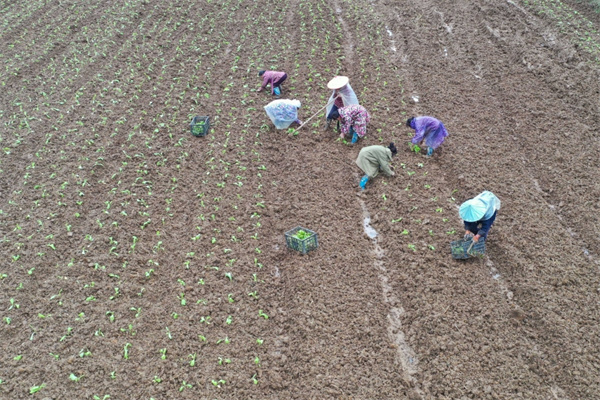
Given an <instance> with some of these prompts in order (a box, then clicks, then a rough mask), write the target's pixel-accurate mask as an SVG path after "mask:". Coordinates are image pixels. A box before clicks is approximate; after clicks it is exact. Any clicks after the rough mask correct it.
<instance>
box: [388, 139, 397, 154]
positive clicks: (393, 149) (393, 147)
mask: <svg viewBox="0 0 600 400" xmlns="http://www.w3.org/2000/svg"><path fill="white" fill-rule="evenodd" d="M388 149H390V151H391V152H392V155H393V156H395V155H396V153H398V149H396V146H395V145H394V142H392V143H390V145H389V146H388Z"/></svg>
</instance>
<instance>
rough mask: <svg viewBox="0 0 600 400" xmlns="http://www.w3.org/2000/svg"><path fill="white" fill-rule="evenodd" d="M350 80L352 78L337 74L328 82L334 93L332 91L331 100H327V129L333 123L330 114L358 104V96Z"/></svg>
mask: <svg viewBox="0 0 600 400" xmlns="http://www.w3.org/2000/svg"><path fill="white" fill-rule="evenodd" d="M349 82H350V79H349V78H348V77H347V76H336V77H334V78H333V79H332V80H330V81H329V83H327V88H329V89H331V90H333V93H331V96H329V100H327V110H326V112H325V115H326V116H327V125H325V129H328V128H329V126H330V125H331V120H332V119H333V118H332V117H331V116H330V114H331V112H332V111H334V110H338V109H339V108H342V107H345V106H350V105H352V104H358V98H357V97H356V94H355V93H354V90H352V86H350V83H349Z"/></svg>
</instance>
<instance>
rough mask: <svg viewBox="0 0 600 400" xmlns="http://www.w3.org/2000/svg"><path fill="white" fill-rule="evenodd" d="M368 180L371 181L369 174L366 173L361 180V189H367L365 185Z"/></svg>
mask: <svg viewBox="0 0 600 400" xmlns="http://www.w3.org/2000/svg"><path fill="white" fill-rule="evenodd" d="M367 182H369V175H365V176H363V177H362V179H361V180H360V190H365V186H367Z"/></svg>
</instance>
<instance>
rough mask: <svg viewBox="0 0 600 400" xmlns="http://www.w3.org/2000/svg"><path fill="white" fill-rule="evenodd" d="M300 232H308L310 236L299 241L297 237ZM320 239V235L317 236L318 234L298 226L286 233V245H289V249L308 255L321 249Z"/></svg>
mask: <svg viewBox="0 0 600 400" xmlns="http://www.w3.org/2000/svg"><path fill="white" fill-rule="evenodd" d="M299 231H304V232H306V233H307V234H308V236H307V237H306V238H304V239H298V237H296V235H297V234H298V232H299ZM318 239H319V235H317V232H313V231H311V230H310V229H306V228H302V227H301V226H297V227H295V228H294V229H292V230H290V231H287V232H286V233H285V243H286V244H287V247H288V248H290V249H292V250H296V251H299V252H300V253H302V254H306V253H308V252H309V251H311V250H316V248H317V247H319V240H318Z"/></svg>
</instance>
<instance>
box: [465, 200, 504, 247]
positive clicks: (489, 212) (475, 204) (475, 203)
mask: <svg viewBox="0 0 600 400" xmlns="http://www.w3.org/2000/svg"><path fill="white" fill-rule="evenodd" d="M498 210H500V199H498V198H497V197H496V195H494V193H492V192H490V191H487V190H486V191H484V192H481V193H480V194H479V195H477V196H476V197H474V198H472V199H470V200H467V201H465V202H464V203H462V204H461V206H460V208H459V210H458V214H459V215H460V217H461V218H462V220H463V221H464V224H465V230H466V231H465V238H467V237H473V241H474V242H478V241H479V239H484V240H485V239H486V238H487V235H488V233H489V231H490V228H491V227H492V224H493V223H494V220H495V219H496V213H497V212H498Z"/></svg>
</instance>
